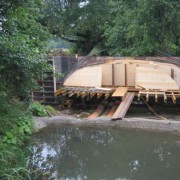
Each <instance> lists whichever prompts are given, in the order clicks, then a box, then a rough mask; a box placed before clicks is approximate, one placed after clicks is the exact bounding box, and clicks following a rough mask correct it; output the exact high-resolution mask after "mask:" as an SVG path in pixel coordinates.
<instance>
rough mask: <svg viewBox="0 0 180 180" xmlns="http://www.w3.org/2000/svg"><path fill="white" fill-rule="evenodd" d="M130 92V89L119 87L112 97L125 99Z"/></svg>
mask: <svg viewBox="0 0 180 180" xmlns="http://www.w3.org/2000/svg"><path fill="white" fill-rule="evenodd" d="M127 91H128V87H118V88H117V89H116V91H115V92H114V93H113V95H112V97H123V96H124V95H125V94H126V93H127Z"/></svg>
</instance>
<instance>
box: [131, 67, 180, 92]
mask: <svg viewBox="0 0 180 180" xmlns="http://www.w3.org/2000/svg"><path fill="white" fill-rule="evenodd" d="M135 85H136V88H139V87H144V88H145V89H161V90H168V89H172V90H178V89H179V86H178V84H177V83H176V81H175V80H173V79H172V78H171V76H170V75H168V74H167V73H164V72H162V71H161V70H159V69H156V68H149V67H136V80H135Z"/></svg>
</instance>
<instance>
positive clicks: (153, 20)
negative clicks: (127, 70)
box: [105, 0, 180, 56]
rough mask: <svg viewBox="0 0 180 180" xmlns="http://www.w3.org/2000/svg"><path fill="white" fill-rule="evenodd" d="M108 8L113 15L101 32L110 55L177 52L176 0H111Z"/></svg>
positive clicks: (179, 34)
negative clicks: (103, 31) (103, 34)
mask: <svg viewBox="0 0 180 180" xmlns="http://www.w3.org/2000/svg"><path fill="white" fill-rule="evenodd" d="M111 9H112V10H113V11H114V13H115V16H114V17H115V18H114V19H113V23H112V25H110V26H109V27H108V28H107V30H106V32H105V34H106V38H107V42H108V45H109V47H110V51H109V52H110V54H112V55H135V56H137V55H154V54H156V52H158V51H162V52H165V53H168V54H171V55H178V54H179V53H180V46H179V40H180V39H179V38H180V33H179V32H180V23H179V19H180V13H179V1H177V0H151V1H149V0H128V1H118V2H117V1H116V2H115V1H114V2H112V3H111Z"/></svg>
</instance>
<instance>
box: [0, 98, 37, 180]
mask: <svg viewBox="0 0 180 180" xmlns="http://www.w3.org/2000/svg"><path fill="white" fill-rule="evenodd" d="M27 109H28V108H27V105H26V104H25V103H22V102H19V101H17V100H10V99H8V98H3V99H1V102H0V179H13V180H14V179H18V180H19V179H29V173H28V170H27V169H26V161H27V159H26V158H27V156H28V154H27V153H28V151H27V150H25V149H24V144H25V142H26V141H27V140H28V139H29V137H30V135H31V134H32V131H33V130H32V127H33V122H32V118H31V115H30V113H29V112H28V110H27Z"/></svg>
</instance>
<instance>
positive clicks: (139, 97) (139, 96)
mask: <svg viewBox="0 0 180 180" xmlns="http://www.w3.org/2000/svg"><path fill="white" fill-rule="evenodd" d="M137 97H138V101H140V99H141V93H140V91H139V93H138V95H137Z"/></svg>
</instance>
